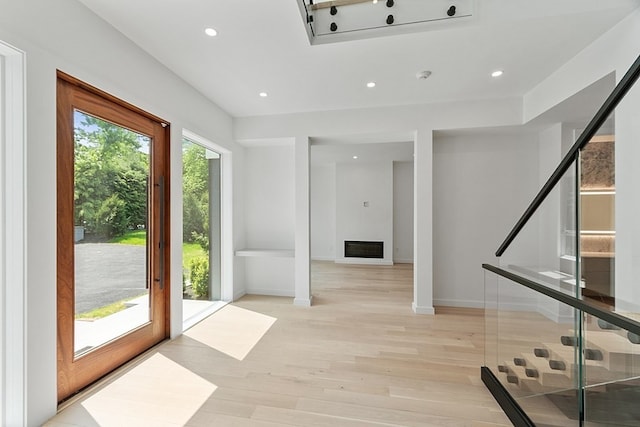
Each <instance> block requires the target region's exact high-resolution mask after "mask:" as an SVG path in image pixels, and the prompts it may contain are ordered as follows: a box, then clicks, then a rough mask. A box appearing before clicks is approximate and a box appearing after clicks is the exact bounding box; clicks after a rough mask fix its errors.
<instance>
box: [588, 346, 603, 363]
mask: <svg viewBox="0 0 640 427" xmlns="http://www.w3.org/2000/svg"><path fill="white" fill-rule="evenodd" d="M584 358H585V359H587V360H596V361H601V360H604V355H603V354H602V352H601V351H600V350H598V349H593V348H585V349H584Z"/></svg>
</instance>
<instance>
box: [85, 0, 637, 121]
mask: <svg viewBox="0 0 640 427" xmlns="http://www.w3.org/2000/svg"><path fill="white" fill-rule="evenodd" d="M79 1H80V2H82V3H84V4H85V5H86V6H88V7H89V8H91V9H92V10H93V11H94V12H95V13H97V14H98V15H100V16H102V17H103V18H104V19H105V20H106V21H108V22H109V23H111V24H112V25H113V26H114V27H116V28H117V29H118V30H120V31H121V32H122V33H123V34H125V35H126V36H127V37H129V38H130V39H131V40H133V41H134V42H135V43H137V44H138V45H139V46H141V47H142V48H143V49H144V50H146V51H147V52H149V53H150V54H151V55H152V56H154V57H155V58H156V59H157V60H158V61H160V62H161V63H163V64H164V65H165V66H167V67H168V68H169V69H171V70H172V71H173V72H175V73H176V74H177V75H179V76H181V77H182V78H183V79H184V80H185V81H187V82H188V83H190V84H191V85H192V86H193V87H195V88H196V89H197V90H199V91H200V92H202V93H203V94H204V95H205V96H207V97H208V98H209V99H211V100H212V101H213V102H215V103H216V104H218V105H219V106H220V107H222V108H223V109H224V110H226V111H227V112H229V113H230V114H231V115H232V116H234V117H241V116H253V115H265V114H280V113H291V112H307V111H322V110H340V109H350V108H363V107H376V106H385V105H406V104H422V103H433V102H439V101H452V100H465V99H484V98H502V97H509V96H519V95H523V94H524V93H526V92H527V91H529V90H531V89H532V88H533V87H534V86H535V85H536V84H538V83H539V82H540V81H542V80H543V79H544V78H545V77H547V76H548V75H549V74H550V73H552V72H553V71H554V70H555V69H557V68H558V67H559V66H561V65H562V64H563V63H565V62H566V61H567V60H569V59H570V58H571V57H573V56H574V55H575V54H576V53H578V52H579V51H580V50H581V49H583V48H584V47H585V46H587V45H588V44H589V43H590V42H592V41H593V40H595V39H596V38H597V37H599V36H600V35H601V34H602V33H604V32H605V31H607V29H609V28H611V27H612V26H613V25H615V24H616V23H617V22H618V21H620V20H621V19H622V18H624V17H625V16H626V15H628V14H629V13H630V11H631V10H632V9H633V8H635V7H638V5H640V1H639V0H606V1H603V0H562V1H558V0H477V4H476V10H475V14H474V18H473V19H472V20H471V21H469V22H467V23H463V24H462V25H453V24H452V25H451V26H443V25H439V26H437V29H434V30H431V31H427V32H422V33H413V34H402V35H395V36H390V37H382V38H372V39H367V40H359V41H349V42H342V43H334V44H322V45H315V46H311V45H310V44H309V41H308V39H307V35H306V31H305V27H304V24H303V22H302V18H301V16H300V12H299V8H298V5H297V4H296V3H295V1H294V0H287V1H285V0H274V1H267V0H226V1H223V0H162V1H158V0H135V1H131V0H79ZM397 1H401V0H397ZM425 1H427V0H425ZM451 3H452V4H454V3H455V0H451ZM205 27H214V28H216V29H217V30H218V32H219V35H218V36H217V37H213V38H211V37H208V36H206V35H205V34H204V29H205ZM495 69H504V71H505V74H504V76H503V77H501V78H500V79H492V78H491V77H490V76H489V74H490V73H491V71H493V70H495ZM421 70H431V71H432V72H433V75H432V76H431V77H430V78H429V79H427V80H420V81H419V80H417V79H416V77H415V75H416V73H417V72H418V71H421ZM372 80H373V81H375V82H376V83H377V86H376V87H375V88H373V89H368V88H367V87H366V86H365V84H366V83H367V82H368V81H372ZM262 91H265V92H267V93H268V94H269V96H268V97H266V98H261V97H259V96H258V94H259V92H262Z"/></svg>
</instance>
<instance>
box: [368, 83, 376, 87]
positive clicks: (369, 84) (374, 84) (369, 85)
mask: <svg viewBox="0 0 640 427" xmlns="http://www.w3.org/2000/svg"><path fill="white" fill-rule="evenodd" d="M367 87H376V82H369V83H367Z"/></svg>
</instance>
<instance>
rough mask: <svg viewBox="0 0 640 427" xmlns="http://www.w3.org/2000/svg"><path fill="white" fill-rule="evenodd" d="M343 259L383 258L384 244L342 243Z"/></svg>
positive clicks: (366, 242)
mask: <svg viewBox="0 0 640 427" xmlns="http://www.w3.org/2000/svg"><path fill="white" fill-rule="evenodd" d="M344 256H345V258H349V257H353V258H384V242H368V241H361V240H345V241H344Z"/></svg>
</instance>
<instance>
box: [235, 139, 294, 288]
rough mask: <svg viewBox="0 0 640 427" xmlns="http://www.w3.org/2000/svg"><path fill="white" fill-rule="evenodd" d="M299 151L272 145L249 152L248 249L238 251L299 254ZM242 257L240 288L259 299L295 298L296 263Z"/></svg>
mask: <svg viewBox="0 0 640 427" xmlns="http://www.w3.org/2000/svg"><path fill="white" fill-rule="evenodd" d="M294 168H295V161H294V147H293V146H292V145H290V144H289V145H270V146H258V147H247V148H245V150H244V171H245V175H244V190H245V191H244V205H243V206H244V227H243V228H244V232H245V239H244V241H245V246H244V247H242V248H236V249H262V250H282V249H285V250H290V251H293V249H294V248H295V231H296V229H295V197H294V191H295V186H294V183H295V182H294V173H295V171H294ZM265 255H266V256H251V257H236V263H237V264H238V267H239V268H240V269H242V270H243V277H242V280H243V281H242V283H241V284H240V282H239V281H240V278H238V282H239V283H238V288H242V289H243V290H244V292H246V293H249V294H258V295H277V296H294V259H293V256H291V257H270V256H268V254H265Z"/></svg>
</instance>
